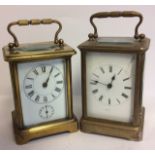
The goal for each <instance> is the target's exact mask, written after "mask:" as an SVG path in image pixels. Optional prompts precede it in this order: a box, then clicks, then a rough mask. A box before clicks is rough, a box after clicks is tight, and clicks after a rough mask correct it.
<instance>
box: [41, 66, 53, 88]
mask: <svg viewBox="0 0 155 155" xmlns="http://www.w3.org/2000/svg"><path fill="white" fill-rule="evenodd" d="M52 71H53V67H52V68H51V70H50V72H49V75H48V77H47V79H46V81H45V82H44V83H43V87H44V88H46V87H47V85H48V81H49V79H50V75H51V73H52Z"/></svg>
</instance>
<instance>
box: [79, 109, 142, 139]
mask: <svg viewBox="0 0 155 155" xmlns="http://www.w3.org/2000/svg"><path fill="white" fill-rule="evenodd" d="M144 113H145V108H144V107H143V108H142V112H141V113H140V115H139V120H140V121H139V125H137V126H134V125H133V126H132V125H124V124H122V123H115V124H114V123H113V124H111V123H110V122H109V123H108V122H107V121H105V122H104V121H100V120H98V121H97V120H96V119H95V121H94V120H93V119H91V118H88V119H87V118H82V119H81V123H80V125H81V131H83V132H86V133H96V134H103V135H108V136H114V137H119V138H124V139H128V140H135V141H140V140H142V133H143V123H144Z"/></svg>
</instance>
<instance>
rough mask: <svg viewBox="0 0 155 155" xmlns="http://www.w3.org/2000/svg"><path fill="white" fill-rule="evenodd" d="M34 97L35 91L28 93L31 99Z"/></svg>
mask: <svg viewBox="0 0 155 155" xmlns="http://www.w3.org/2000/svg"><path fill="white" fill-rule="evenodd" d="M33 95H34V91H33V90H32V91H30V92H29V93H28V96H30V98H31V97H32V96H33Z"/></svg>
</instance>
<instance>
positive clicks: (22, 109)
mask: <svg viewBox="0 0 155 155" xmlns="http://www.w3.org/2000/svg"><path fill="white" fill-rule="evenodd" d="M53 23H54V24H58V26H59V28H58V30H57V32H56V33H55V38H54V42H53V41H50V42H42V43H31V44H19V42H18V40H17V38H16V36H15V34H14V33H13V32H12V30H11V27H12V26H14V25H19V26H26V25H39V24H53ZM61 29H62V25H61V23H60V22H59V21H57V20H52V19H43V20H38V19H32V20H19V21H16V22H12V23H10V24H9V25H8V32H9V33H10V35H11V36H12V37H13V39H14V42H13V43H9V44H8V46H5V47H4V48H3V52H4V59H5V61H8V62H9V66H10V73H11V80H12V87H13V95H14V103H15V110H14V111H13V113H12V116H13V124H14V132H15V138H16V142H17V143H18V144H24V143H26V142H28V141H30V140H32V139H35V138H39V137H43V136H47V135H51V134H56V133H61V132H66V131H69V132H73V131H76V130H77V120H76V118H75V117H74V116H73V110H72V87H71V57H72V55H74V54H75V53H76V52H75V51H74V50H73V49H72V48H71V47H70V46H68V45H67V44H64V42H63V40H62V39H58V34H59V33H60V31H61Z"/></svg>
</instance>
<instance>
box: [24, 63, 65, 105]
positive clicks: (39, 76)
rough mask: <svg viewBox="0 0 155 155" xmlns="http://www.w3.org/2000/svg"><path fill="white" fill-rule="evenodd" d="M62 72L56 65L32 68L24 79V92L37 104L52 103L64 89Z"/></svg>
mask: <svg viewBox="0 0 155 155" xmlns="http://www.w3.org/2000/svg"><path fill="white" fill-rule="evenodd" d="M63 85H64V79H63V75H62V73H61V71H60V70H59V68H57V67H56V66H54V65H39V66H37V67H35V68H32V69H31V70H30V71H29V72H28V73H27V74H26V75H25V79H24V92H25V95H26V96H27V98H29V99H30V100H31V101H33V102H35V103H50V102H52V101H53V100H55V99H56V98H57V97H58V96H59V95H60V94H61V91H62V89H63Z"/></svg>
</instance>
